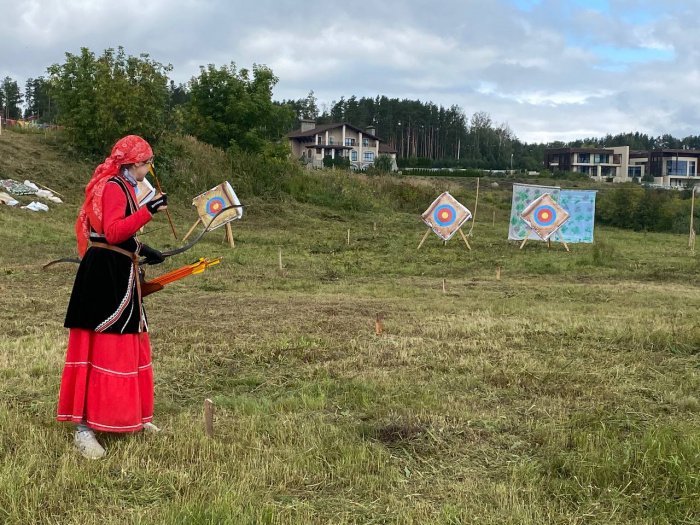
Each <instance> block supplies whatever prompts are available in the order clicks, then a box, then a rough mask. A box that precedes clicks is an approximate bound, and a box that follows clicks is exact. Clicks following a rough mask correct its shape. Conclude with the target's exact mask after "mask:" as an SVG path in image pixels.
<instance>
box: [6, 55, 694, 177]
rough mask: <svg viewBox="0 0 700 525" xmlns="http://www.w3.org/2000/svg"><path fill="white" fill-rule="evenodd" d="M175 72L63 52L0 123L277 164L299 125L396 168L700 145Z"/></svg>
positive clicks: (121, 58)
mask: <svg viewBox="0 0 700 525" xmlns="http://www.w3.org/2000/svg"><path fill="white" fill-rule="evenodd" d="M171 70H172V67H171V66H170V65H164V64H161V63H159V62H156V61H154V60H152V59H151V58H150V57H149V56H148V55H146V54H142V55H139V56H128V55H126V53H125V52H124V50H123V49H122V48H118V49H117V50H113V49H108V50H106V51H104V52H103V53H102V54H101V55H99V56H97V55H95V53H93V52H92V51H90V50H89V49H87V48H83V49H81V51H80V53H79V54H71V53H66V60H65V62H64V63H62V64H54V65H52V66H50V67H49V68H48V69H47V73H48V75H47V76H39V77H37V78H29V79H27V81H26V82H25V89H24V94H22V93H21V91H20V89H19V86H18V84H17V82H16V81H15V80H13V79H11V78H9V77H7V78H5V79H4V80H3V81H2V83H1V84H0V109H1V110H2V115H3V116H4V117H5V118H14V119H16V118H19V117H21V116H22V105H24V111H23V116H24V118H32V119H35V120H37V121H38V122H40V123H42V122H43V123H53V124H60V125H62V126H64V127H65V128H66V130H67V133H68V135H69V138H70V140H71V142H72V143H73V144H74V145H75V146H76V147H77V148H78V149H80V150H82V151H87V152H95V153H96V152H100V153H103V152H104V151H105V149H106V148H108V147H109V145H110V144H112V143H113V142H114V141H115V140H116V139H117V138H118V137H119V136H122V135H123V134H126V133H139V134H141V135H143V136H145V137H146V138H148V139H149V140H151V141H157V140H158V139H159V138H160V137H161V136H162V135H163V133H165V132H168V131H173V132H177V133H185V134H190V135H193V136H195V137H197V138H198V139H199V140H201V141H203V142H206V143H208V144H211V145H214V146H217V147H221V148H224V149H232V150H234V151H246V152H251V153H266V154H271V155H273V156H284V155H286V153H287V151H288V149H287V147H286V144H285V141H284V140H282V139H283V137H284V135H285V134H286V133H288V132H289V131H292V130H294V129H298V127H299V124H300V120H302V119H314V120H316V121H317V122H318V123H319V124H323V123H328V122H348V123H350V124H352V125H354V126H357V127H359V128H363V129H366V128H367V127H370V126H373V127H374V128H375V129H376V134H377V136H379V137H380V138H381V139H382V140H383V141H385V142H386V143H387V144H388V145H389V146H390V147H392V148H393V149H394V150H396V152H397V157H398V159H397V160H398V164H399V166H400V167H426V168H430V167H460V168H476V169H503V170H505V169H519V170H522V169H526V170H536V171H539V170H541V169H542V161H543V158H544V150H545V149H546V148H548V147H564V146H596V147H603V146H607V147H612V146H618V145H629V146H630V147H631V148H632V149H656V148H661V147H665V148H683V147H686V148H698V149H700V136H690V137H686V138H684V139H676V138H674V137H672V136H671V135H662V136H659V137H651V136H648V135H645V134H640V133H624V134H619V135H614V136H613V135H607V136H605V137H600V138H588V139H582V140H577V141H572V142H569V143H562V142H554V143H550V144H527V143H524V142H521V141H520V140H518V138H517V137H516V136H515V133H514V132H513V131H512V130H511V129H510V128H509V127H508V125H507V124H504V123H497V122H494V121H493V120H492V119H491V117H490V116H489V115H488V114H487V113H485V112H482V111H476V112H474V113H473V114H472V115H471V116H470V117H468V116H467V115H466V113H465V112H464V111H463V110H462V108H460V107H459V106H455V105H453V106H450V107H443V106H439V105H436V104H434V103H432V102H422V101H419V100H409V99H398V98H389V97H386V96H377V97H374V98H371V97H361V98H357V97H355V96H350V97H349V98H345V97H341V98H340V100H338V101H334V102H332V103H331V104H330V105H324V106H323V108H322V109H320V108H319V104H318V101H317V99H316V97H315V95H314V93H313V91H311V92H309V93H308V95H307V96H306V97H304V98H300V99H297V100H282V101H273V100H272V90H273V88H274V86H275V85H276V83H277V80H278V79H277V77H276V76H275V75H274V73H273V72H272V70H270V69H269V68H268V67H266V66H263V65H254V66H253V67H252V69H246V68H238V67H237V66H236V65H235V64H234V63H231V64H229V65H225V66H215V65H211V64H210V65H207V66H202V67H200V71H199V74H198V75H196V76H194V77H192V78H191V79H190V80H189V82H187V83H186V84H175V82H174V81H173V80H172V79H170V78H169V73H170V72H171Z"/></svg>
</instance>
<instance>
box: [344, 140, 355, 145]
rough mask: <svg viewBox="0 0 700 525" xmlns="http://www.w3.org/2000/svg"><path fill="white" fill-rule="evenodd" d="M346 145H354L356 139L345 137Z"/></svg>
mask: <svg viewBox="0 0 700 525" xmlns="http://www.w3.org/2000/svg"><path fill="white" fill-rule="evenodd" d="M345 145H346V146H354V145H355V139H345Z"/></svg>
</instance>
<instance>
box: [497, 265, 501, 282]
mask: <svg viewBox="0 0 700 525" xmlns="http://www.w3.org/2000/svg"><path fill="white" fill-rule="evenodd" d="M496 280H497V281H500V280H501V267H500V266H496Z"/></svg>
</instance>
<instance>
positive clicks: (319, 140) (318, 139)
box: [316, 135, 321, 144]
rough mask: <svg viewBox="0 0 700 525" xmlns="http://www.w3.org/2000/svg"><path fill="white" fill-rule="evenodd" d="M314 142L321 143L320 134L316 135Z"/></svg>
mask: <svg viewBox="0 0 700 525" xmlns="http://www.w3.org/2000/svg"><path fill="white" fill-rule="evenodd" d="M316 144H321V135H316Z"/></svg>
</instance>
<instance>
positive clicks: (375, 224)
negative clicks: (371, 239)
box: [372, 222, 377, 232]
mask: <svg viewBox="0 0 700 525" xmlns="http://www.w3.org/2000/svg"><path fill="white" fill-rule="evenodd" d="M372 230H374V231H375V232H376V231H377V223H376V222H373V223H372Z"/></svg>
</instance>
